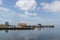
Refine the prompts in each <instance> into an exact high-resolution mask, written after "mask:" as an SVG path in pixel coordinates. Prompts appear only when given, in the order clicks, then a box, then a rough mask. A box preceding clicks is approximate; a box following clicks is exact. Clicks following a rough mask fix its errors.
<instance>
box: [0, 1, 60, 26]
mask: <svg viewBox="0 0 60 40" xmlns="http://www.w3.org/2000/svg"><path fill="white" fill-rule="evenodd" d="M6 21H8V22H9V23H10V24H11V25H17V24H18V23H27V24H39V23H41V24H49V25H50V24H52V25H60V0H0V24H3V23H5V22H6Z"/></svg>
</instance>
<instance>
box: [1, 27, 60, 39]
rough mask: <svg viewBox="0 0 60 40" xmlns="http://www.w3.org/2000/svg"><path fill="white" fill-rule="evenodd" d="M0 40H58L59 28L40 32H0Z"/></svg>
mask: <svg viewBox="0 0 60 40" xmlns="http://www.w3.org/2000/svg"><path fill="white" fill-rule="evenodd" d="M0 40H60V27H59V26H56V27H55V28H41V30H9V31H5V30H1V31H0Z"/></svg>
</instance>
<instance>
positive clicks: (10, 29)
mask: <svg viewBox="0 0 60 40" xmlns="http://www.w3.org/2000/svg"><path fill="white" fill-rule="evenodd" d="M0 30H34V28H27V27H26V28H0Z"/></svg>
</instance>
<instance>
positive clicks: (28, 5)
mask: <svg viewBox="0 0 60 40" xmlns="http://www.w3.org/2000/svg"><path fill="white" fill-rule="evenodd" d="M36 4H37V3H36V1H35V0H18V1H17V2H16V6H17V7H19V8H20V9H21V10H24V11H28V10H34V9H35V8H36Z"/></svg>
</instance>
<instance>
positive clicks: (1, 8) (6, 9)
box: [0, 7, 9, 11]
mask: <svg viewBox="0 0 60 40" xmlns="http://www.w3.org/2000/svg"><path fill="white" fill-rule="evenodd" d="M0 10H4V11H8V10H9V9H8V8H3V7H0Z"/></svg>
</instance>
